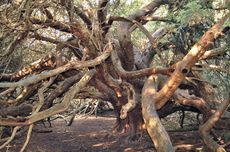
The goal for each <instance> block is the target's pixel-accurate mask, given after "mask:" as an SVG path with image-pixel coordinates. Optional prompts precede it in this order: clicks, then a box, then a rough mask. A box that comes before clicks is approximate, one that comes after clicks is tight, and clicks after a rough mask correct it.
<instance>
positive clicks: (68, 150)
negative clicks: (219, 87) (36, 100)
mask: <svg viewBox="0 0 230 152" xmlns="http://www.w3.org/2000/svg"><path fill="white" fill-rule="evenodd" d="M114 123H115V118H114V117H113V116H100V117H94V116H90V117H88V118H87V119H85V118H78V119H76V120H75V121H74V122H73V124H72V125H71V126H66V124H65V122H64V121H63V120H56V121H54V122H52V128H48V129H49V130H52V132H49V133H38V132H37V131H36V130H37V129H35V132H33V133H32V136H31V140H30V142H29V145H28V147H27V150H26V152H154V148H153V145H152V142H151V140H150V138H149V137H148V135H147V134H145V135H143V137H142V138H141V139H140V140H139V141H135V142H133V141H132V142H129V141H128V140H125V137H124V136H123V135H121V134H120V135H117V134H116V135H113V134H112V131H111V130H112V127H113V126H114ZM41 128H42V129H47V128H44V127H42V126H40V127H39V129H41ZM228 131H229V130H228ZM169 135H170V137H171V140H172V142H173V145H174V147H175V148H176V152H200V151H202V141H201V139H200V137H199V134H198V132H197V131H186V132H185V131H181V130H180V131H179V130H178V131H170V132H169ZM24 140H25V137H24V138H23V137H21V138H19V139H16V140H15V141H14V142H13V143H11V144H10V145H9V146H7V148H6V149H4V150H3V151H4V152H5V151H6V152H18V151H19V149H20V148H21V146H22V145H23V142H24ZM228 148H229V147H228ZM229 150H230V149H229Z"/></svg>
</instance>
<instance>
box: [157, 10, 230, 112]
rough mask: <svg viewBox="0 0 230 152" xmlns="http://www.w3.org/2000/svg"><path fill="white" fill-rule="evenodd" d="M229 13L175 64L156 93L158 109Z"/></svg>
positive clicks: (209, 42)
mask: <svg viewBox="0 0 230 152" xmlns="http://www.w3.org/2000/svg"><path fill="white" fill-rule="evenodd" d="M228 17H229V14H228V15H226V16H225V17H224V18H223V19H221V20H220V21H219V22H218V23H216V24H215V25H214V26H213V27H212V28H210V29H209V30H208V31H207V32H206V33H205V34H204V35H203V36H202V38H201V39H200V40H199V41H198V43H197V44H195V45H194V46H193V47H192V49H191V50H190V51H189V52H188V54H187V55H186V56H185V57H184V58H183V59H182V60H181V61H179V62H178V63H177V64H176V68H175V71H174V72H173V74H172V75H171V77H170V78H169V80H168V81H167V82H166V84H165V85H164V86H163V88H162V89H161V90H160V91H159V92H158V94H157V95H156V98H155V99H154V100H155V103H156V105H155V106H156V108H157V109H160V108H161V107H162V106H164V105H165V103H167V101H168V100H169V98H170V97H171V96H172V95H173V93H174V92H175V90H176V89H177V87H178V86H179V85H180V83H181V82H182V81H183V80H184V78H185V75H186V73H187V72H188V71H189V69H190V68H191V67H192V66H193V65H194V64H195V63H196V62H197V61H198V60H199V59H200V57H201V56H203V54H204V53H205V51H207V50H208V48H209V46H210V44H211V43H212V42H213V41H214V40H215V38H216V37H217V36H218V35H219V34H220V33H221V27H222V26H223V24H224V22H225V21H226V20H227V19H228Z"/></svg>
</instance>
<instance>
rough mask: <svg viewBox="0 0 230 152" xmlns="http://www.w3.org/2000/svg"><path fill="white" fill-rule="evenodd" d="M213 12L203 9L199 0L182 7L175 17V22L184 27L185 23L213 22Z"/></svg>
mask: <svg viewBox="0 0 230 152" xmlns="http://www.w3.org/2000/svg"><path fill="white" fill-rule="evenodd" d="M213 16H214V14H213V12H212V11H209V10H207V9H204V6H203V3H202V2H201V1H199V0H193V1H190V2H189V3H187V4H186V5H185V6H184V9H183V10H181V11H180V12H179V14H178V16H176V20H177V21H178V22H179V23H181V24H183V25H185V24H187V23H190V24H195V23H200V22H203V21H213Z"/></svg>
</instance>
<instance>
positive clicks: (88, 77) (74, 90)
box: [0, 70, 96, 126]
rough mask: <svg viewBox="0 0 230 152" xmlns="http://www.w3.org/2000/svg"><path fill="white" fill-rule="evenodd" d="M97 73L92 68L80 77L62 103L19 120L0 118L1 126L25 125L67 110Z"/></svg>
mask: <svg viewBox="0 0 230 152" xmlns="http://www.w3.org/2000/svg"><path fill="white" fill-rule="evenodd" d="M95 73H96V70H91V71H88V72H86V74H85V75H84V76H83V77H82V78H81V79H80V81H79V82H78V83H76V84H75V85H74V86H73V87H72V88H71V89H70V90H69V91H68V92H67V93H66V95H65V96H64V99H63V101H62V102H61V103H60V104H57V105H54V106H53V107H51V108H49V109H47V110H44V111H41V112H38V113H36V114H34V115H32V116H30V117H28V118H24V119H21V121H18V120H17V119H10V118H0V125H1V126H25V125H31V124H33V123H35V122H37V121H40V120H43V119H45V118H47V117H50V116H52V115H55V114H58V113H61V112H63V111H66V110H67V109H68V107H69V105H70V101H71V100H72V99H73V98H74V96H75V95H76V94H77V93H78V92H80V90H81V88H83V87H84V86H85V85H87V83H88V82H89V81H90V80H91V78H92V77H93V76H94V74H95Z"/></svg>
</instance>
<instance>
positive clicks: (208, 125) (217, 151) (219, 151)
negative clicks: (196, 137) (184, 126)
mask: <svg viewBox="0 0 230 152" xmlns="http://www.w3.org/2000/svg"><path fill="white" fill-rule="evenodd" d="M229 104H230V99H226V100H224V101H223V102H222V104H221V105H220V107H219V108H218V109H217V111H216V112H215V113H214V114H213V115H212V116H211V118H210V119H209V120H208V121H206V122H205V123H204V124H203V125H202V126H201V127H200V129H199V131H200V134H201V136H202V138H203V141H204V143H205V144H206V145H207V147H208V148H209V149H210V150H211V151H212V152H225V149H224V148H223V147H222V146H220V145H218V144H217V143H216V142H215V141H214V140H213V139H212V137H211V136H210V135H209V132H210V130H211V129H212V128H213V127H214V125H215V124H216V123H217V121H218V120H219V119H220V117H221V115H222V114H223V113H224V111H225V110H226V109H227V107H228V105H229Z"/></svg>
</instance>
